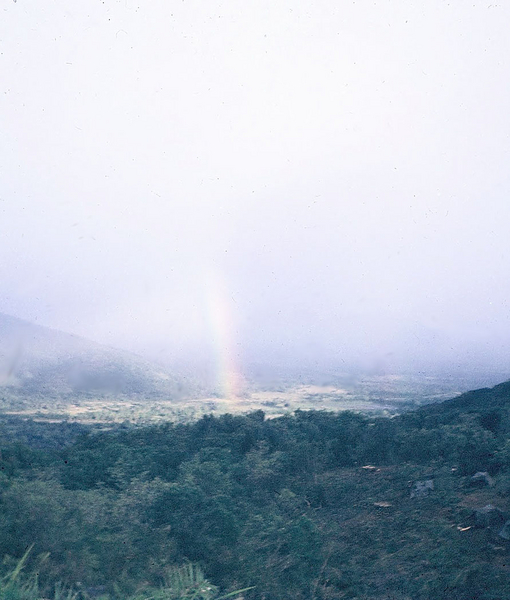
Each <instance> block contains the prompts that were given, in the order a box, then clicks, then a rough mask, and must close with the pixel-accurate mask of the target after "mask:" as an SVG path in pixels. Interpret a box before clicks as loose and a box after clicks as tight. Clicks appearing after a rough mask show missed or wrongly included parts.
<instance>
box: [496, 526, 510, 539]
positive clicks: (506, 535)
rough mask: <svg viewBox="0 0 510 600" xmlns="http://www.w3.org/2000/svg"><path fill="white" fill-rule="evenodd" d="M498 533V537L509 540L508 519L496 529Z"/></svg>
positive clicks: (509, 527)
mask: <svg viewBox="0 0 510 600" xmlns="http://www.w3.org/2000/svg"><path fill="white" fill-rule="evenodd" d="M498 535H499V537H500V538H503V539H504V540H507V541H509V542H510V521H506V523H505V524H504V525H503V527H502V529H501V530H500V531H498Z"/></svg>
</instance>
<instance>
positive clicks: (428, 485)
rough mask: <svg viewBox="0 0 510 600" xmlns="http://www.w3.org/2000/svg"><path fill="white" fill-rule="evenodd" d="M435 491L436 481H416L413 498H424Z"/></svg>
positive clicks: (412, 493)
mask: <svg viewBox="0 0 510 600" xmlns="http://www.w3.org/2000/svg"><path fill="white" fill-rule="evenodd" d="M433 491H434V480H433V479H424V480H423V481H415V482H414V485H413V489H412V490H411V498H424V497H425V496H428V495H429V494H430V493H431V492H433Z"/></svg>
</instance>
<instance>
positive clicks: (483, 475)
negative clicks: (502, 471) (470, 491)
mask: <svg viewBox="0 0 510 600" xmlns="http://www.w3.org/2000/svg"><path fill="white" fill-rule="evenodd" d="M469 483H470V485H471V486H473V487H486V486H488V487H492V486H493V485H494V479H492V477H491V476H490V475H489V473H487V471H478V473H475V474H474V475H473V477H471V478H470V479H469Z"/></svg>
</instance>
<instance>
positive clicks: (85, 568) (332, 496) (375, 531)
mask: <svg viewBox="0 0 510 600" xmlns="http://www.w3.org/2000/svg"><path fill="white" fill-rule="evenodd" d="M509 392H510V384H508V383H506V384H501V385H499V386H496V387H495V388H493V389H492V390H478V391H475V392H470V393H468V394H464V395H462V396H459V397H458V398H455V399H454V400H450V401H447V402H445V403H443V404H441V405H435V406H427V407H424V408H422V409H420V410H417V411H415V412H412V413H407V414H405V415H402V416H401V417H397V418H393V419H389V418H369V417H366V416H362V415H359V414H353V413H345V412H344V413H326V412H314V411H309V412H306V411H297V412H296V413H295V414H294V415H292V416H290V415H289V416H285V417H281V418H277V419H270V420H269V419H266V418H265V415H264V413H262V412H261V411H258V412H254V413H251V414H248V415H245V416H232V415H223V416H221V417H212V416H206V417H204V418H202V419H201V420H199V421H197V422H195V423H191V424H171V423H166V424H162V425H153V426H150V427H149V426H145V427H136V426H127V425H125V426H117V427H115V428H112V429H111V430H108V431H101V430H98V429H95V430H94V429H85V428H84V429H83V430H81V431H76V430H72V429H69V428H68V429H55V428H54V429H52V430H50V429H48V431H47V433H46V434H44V435H43V434H42V433H40V432H39V433H37V435H35V433H34V432H36V431H38V429H37V428H38V427H39V428H40V427H45V425H43V424H38V425H37V427H35V428H34V426H33V425H31V424H30V423H29V422H24V423H21V422H20V423H18V426H19V431H20V435H21V436H23V438H22V439H23V443H19V440H18V441H16V440H15V438H13V427H15V426H16V425H15V424H13V423H12V422H11V423H10V424H8V426H7V425H6V427H7V428H6V429H5V430H4V431H5V432H6V433H5V434H4V436H3V438H0V441H1V444H0V445H1V447H2V460H1V464H0V467H1V469H2V474H1V475H0V489H1V495H0V554H1V555H2V556H10V557H11V558H10V559H6V562H5V564H4V570H5V572H7V571H8V570H9V568H11V567H10V566H9V565H13V564H15V562H16V560H19V559H20V558H21V557H22V556H23V554H24V552H25V551H26V549H27V548H29V547H30V546H31V545H32V544H33V549H32V551H31V554H30V556H29V557H28V559H27V561H28V562H27V565H26V569H25V571H26V577H28V575H29V574H30V573H33V572H35V571H37V572H38V573H39V579H38V581H39V584H38V585H39V586H40V593H41V594H45V596H44V597H49V596H50V595H51V594H52V593H53V592H52V589H53V587H54V585H55V583H56V582H58V581H61V582H65V583H66V584H69V585H73V586H74V589H75V590H76V591H78V592H79V594H80V595H81V596H82V597H84V598H85V597H89V596H90V597H92V596H93V595H94V594H96V592H97V590H100V593H101V594H103V595H108V596H110V597H115V598H126V597H133V598H134V597H137V598H149V597H160V598H163V597H164V598H186V597H195V598H206V597H208V598H213V597H214V595H212V594H213V592H212V591H211V590H214V588H213V587H211V588H210V590H209V592H207V593H209V594H210V595H209V596H207V595H202V596H200V595H196V596H192V595H188V596H186V595H185V594H184V592H182V591H181V592H177V591H176V589H177V588H176V587H175V586H176V585H177V584H176V583H175V580H176V579H175V577H176V573H178V574H179V573H181V571H179V569H181V570H182V569H188V568H190V569H191V568H192V567H183V565H186V564H189V563H191V564H193V565H196V568H197V569H202V571H203V573H204V574H205V577H206V578H207V581H208V582H212V583H211V586H212V584H214V586H217V587H218V588H220V589H221V590H223V591H224V593H227V592H229V591H233V590H238V589H241V588H244V587H251V586H254V587H253V589H251V590H249V591H246V592H244V597H245V598H246V600H287V599H290V598H292V599H297V600H300V599H302V600H310V599H315V600H329V599H343V598H352V599H354V598H357V599H365V600H369V599H370V600H376V599H377V600H383V599H384V600H387V599H389V598H392V599H400V600H411V599H412V600H428V599H430V598H434V599H445V600H446V599H448V600H452V599H454V600H474V599H477V600H495V599H501V600H503V599H507V598H509V597H510V583H509V582H510V567H509V558H510V554H509V553H510V546H509V544H510V532H508V533H506V532H507V528H505V527H504V525H505V523H506V521H507V520H508V519H510V499H509V495H510V444H509V442H508V432H509V422H510V421H509V417H510V403H509V402H508V398H509ZM27 431H32V434H30V435H28V434H27ZM7 434H8V435H7ZM0 435H1V434H0ZM52 435H55V437H57V438H58V440H59V441H58V443H54V444H51V443H48V441H49V440H50V439H51V436H52ZM20 439H21V438H20ZM41 439H43V440H44V443H41ZM35 442H37V443H35ZM29 445H31V446H32V447H29ZM479 471H481V472H483V473H486V474H485V475H478V476H477V477H476V478H475V479H472V476H473V475H475V474H476V473H477V472H479ZM488 506H489V508H487V507H488ZM48 553H49V555H48ZM192 569H195V567H193V568H192ZM198 572H199V571H193V573H195V575H196V573H198ZM179 577H181V575H179ZM181 579H182V577H181ZM170 580H171V581H170ZM172 582H173V583H172ZM172 586H173V587H172ZM172 590H173V591H172ZM215 593H216V592H215ZM218 593H219V592H218ZM158 594H159V595H158ZM179 594H180V595H179ZM204 594H205V592H204Z"/></svg>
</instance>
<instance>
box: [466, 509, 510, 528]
mask: <svg viewBox="0 0 510 600" xmlns="http://www.w3.org/2000/svg"><path fill="white" fill-rule="evenodd" d="M473 516H474V524H475V527H478V528H479V529H486V528H490V529H501V527H503V525H504V523H505V521H506V520H507V518H506V516H505V514H504V513H503V511H502V510H500V509H499V508H496V507H495V506H493V505H492V504H487V506H484V507H483V508H478V509H476V510H475V512H474V515H473Z"/></svg>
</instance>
